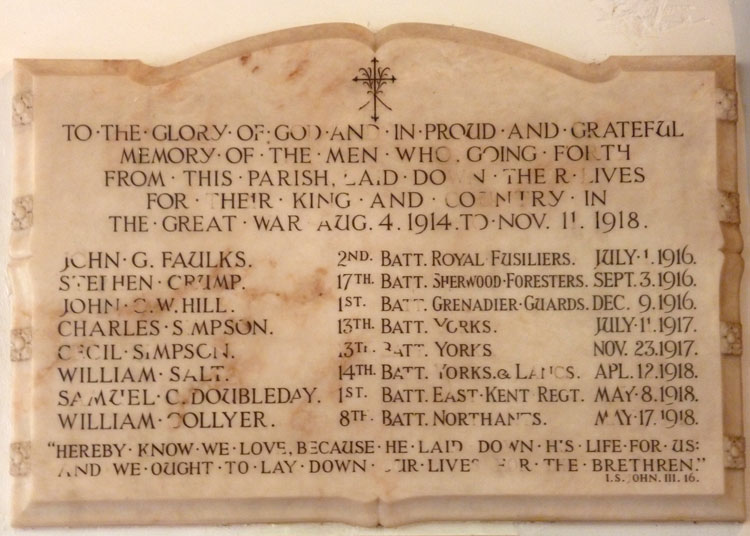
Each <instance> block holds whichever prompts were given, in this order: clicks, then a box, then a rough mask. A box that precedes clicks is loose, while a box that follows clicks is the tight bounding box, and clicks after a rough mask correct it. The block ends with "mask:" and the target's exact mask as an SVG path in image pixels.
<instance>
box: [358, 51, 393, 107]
mask: <svg viewBox="0 0 750 536" xmlns="http://www.w3.org/2000/svg"><path fill="white" fill-rule="evenodd" d="M370 63H371V64H372V65H371V66H369V67H360V68H359V74H358V75H357V76H355V77H354V78H352V81H353V82H357V83H361V84H363V85H364V86H365V87H367V94H368V95H370V100H368V101H367V102H365V103H364V104H363V105H362V106H360V107H359V109H360V110H362V109H364V108H367V107H369V106H372V115H371V116H370V118H371V119H372V120H373V121H376V122H377V120H378V119H379V117H380V116H379V115H378V104H380V105H381V106H383V107H385V108H386V109H388V110H390V109H391V107H390V106H388V105H387V104H386V103H385V101H383V99H382V98H381V95H382V94H383V87H384V86H385V85H386V84H392V83H394V82H395V81H396V77H395V76H393V74H391V68H390V67H381V66H380V65H378V59H377V58H372V61H371V62H370Z"/></svg>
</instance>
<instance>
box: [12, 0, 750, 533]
mask: <svg viewBox="0 0 750 536" xmlns="http://www.w3.org/2000/svg"><path fill="white" fill-rule="evenodd" d="M749 1H750V0H462V1H458V0H378V1H364V0H363V1H356V0H350V1H348V2H342V1H336V0H317V1H313V0H307V1H305V0H262V1H253V0H245V1H241V0H212V1H210V2H206V1H200V0H191V1H188V0H182V1H179V0H106V1H103V0H67V1H63V0H48V1H47V0H0V80H2V82H0V266H4V265H5V264H6V262H7V240H8V230H9V225H8V224H7V222H8V221H9V200H10V197H11V192H10V191H9V182H10V180H9V179H10V170H11V157H10V153H11V138H10V130H11V129H10V124H9V118H10V106H9V103H10V100H11V90H10V87H11V86H10V70H11V66H12V59H13V58H16V57H18V58H24V57H25V58H30V57H37V58H137V59H141V60H143V61H145V62H147V63H151V64H155V65H164V64H169V63H172V62H174V61H178V60H180V59H183V58H186V57H189V56H191V55H193V54H196V53H199V52H202V51H205V50H207V49H210V48H212V47H215V46H219V45H222V44H225V43H227V42H230V41H233V40H238V39H242V38H244V37H248V36H251V35H255V34H258V33H264V32H268V31H273V30H278V29H282V28H287V27H293V26H299V25H306V24H314V23H320V22H353V23H357V24H361V25H363V26H366V27H368V28H370V29H372V30H377V29H380V28H383V27H384V26H387V25H388V24H392V23H396V22H429V23H437V24H448V25H456V26H462V27H466V28H471V29H475V30H482V31H487V32H492V33H496V34H500V35H503V36H505V37H510V38H513V39H517V40H520V41H525V42H527V43H531V44H533V45H537V46H540V47H543V48H547V49H550V50H553V51H555V52H558V53H561V54H564V55H567V56H570V57H572V58H575V59H578V60H581V61H587V62H591V61H601V60H603V59H604V58H606V57H608V56H610V55H618V54H619V55H621V54H636V55H651V54H734V51H735V42H734V32H733V24H732V15H731V10H732V9H733V10H734V11H735V17H736V18H737V21H736V27H737V28H738V36H739V35H741V34H744V37H743V39H744V41H740V42H741V43H744V45H743V46H740V47H739V48H737V50H738V51H740V53H741V54H743V53H744V61H745V62H747V61H749V58H748V55H747V53H746V52H745V51H750V37H749V36H748V31H749V30H748V28H750V9H748V2H749ZM740 59H742V55H740ZM745 67H747V65H745ZM744 80H745V82H746V83H750V73H748V72H747V71H745V74H744ZM745 99H746V100H745V102H746V104H747V102H748V101H747V96H745ZM746 214H747V212H746ZM744 219H745V220H746V221H747V220H748V217H747V216H746V217H745V218H744ZM3 222H6V223H3ZM745 236H750V234H746V235H745ZM8 307H9V296H8V289H7V280H6V278H5V274H4V272H3V273H0V534H2V535H7V534H37V533H39V534H45V535H49V536H58V535H66V536H69V535H72V534H78V533H80V531H77V530H67V531H66V530H64V529H57V530H51V531H49V530H48V531H44V532H42V531H28V530H25V531H17V530H13V529H10V528H9V525H8V501H9V498H8V480H9V477H8V476H7V475H8V473H7V469H6V468H7V466H8V465H7V460H8V441H7V439H6V438H8V437H9V431H8V429H7V422H8V414H9V406H8V375H9V365H10V363H9V360H8V359H7V353H6V352H7V350H6V349H7V348H8V340H7V335H8ZM745 324H746V325H747V324H748V323H747V322H746V323H745ZM746 340H750V338H748V339H746ZM745 377H746V378H747V374H746V375H745ZM746 384H750V382H746ZM746 399H747V395H746ZM746 407H748V408H750V404H746ZM746 417H747V416H746ZM746 420H747V419H746ZM746 429H750V428H747V427H746ZM86 533H87V534H92V535H99V534H106V535H110V534H117V535H125V534H127V535H131V534H132V535H144V536H146V535H148V536H152V535H157V534H158V535H162V534H174V535H177V534H179V535H180V536H187V535H190V536H192V535H215V534H221V535H229V534H253V535H256V534H258V535H274V536H275V535H298V534H302V533H304V534H309V535H313V534H314V535H328V534H334V535H341V536H343V535H347V536H349V535H373V534H378V535H380V534H382V535H386V534H388V535H392V534H399V535H400V534H404V535H408V534H411V535H417V534H420V535H428V534H447V535H459V534H472V535H485V534H492V535H501V534H503V535H504V534H522V535H526V536H537V535H539V536H548V535H552V534H555V535H563V536H567V535H571V536H572V535H576V536H579V535H583V536H589V535H590V536H594V535H600V534H606V535H624V534H638V535H639V536H640V535H645V536H656V535H659V536H671V535H675V536H677V535H679V536H685V535H687V536H692V535H695V536H698V535H701V536H702V535H721V536H729V535H738V534H746V535H750V528H748V527H747V526H745V527H743V526H742V525H740V524H721V523H715V524H703V525H692V524H686V525H681V524H630V525H617V524H606V525H601V524H556V525H552V524H520V523H514V524H501V523H496V524H476V523H464V524H443V525H422V526H414V527H407V528H404V529H399V530H391V531H375V530H365V529H359V528H354V527H346V526H342V525H325V526H322V525H305V526H300V525H294V526H246V527H223V528H184V527H183V528H177V529H165V528H158V529H106V530H105V529H92V530H90V531H87V532H86Z"/></svg>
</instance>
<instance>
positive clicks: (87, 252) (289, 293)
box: [41, 111, 721, 495]
mask: <svg viewBox="0 0 750 536" xmlns="http://www.w3.org/2000/svg"><path fill="white" fill-rule="evenodd" d="M397 116H398V114H395V113H386V114H385V115H384V116H383V117H381V118H379V120H377V121H371V120H370V121H363V122H348V123H340V122H335V121H334V120H332V121H331V122H330V123H321V122H300V121H299V120H298V119H292V118H290V119H288V120H287V119H285V117H284V115H283V111H282V112H280V113H279V114H278V115H277V116H276V117H275V119H274V120H273V121H271V120H266V119H263V120H260V119H256V118H253V117H249V116H248V117H246V116H241V115H238V116H231V117H226V118H221V119H215V120H211V121H206V120H205V119H200V118H196V119H195V120H188V121H184V120H183V121H173V120H172V119H170V118H169V117H165V118H160V116H159V113H158V112H155V113H154V114H153V115H152V116H150V117H151V118H152V120H149V121H139V122H132V123H131V122H107V121H101V120H99V119H98V118H96V117H95V116H93V115H92V118H91V119H90V120H89V119H85V114H84V115H82V116H81V117H84V119H77V120H71V121H68V122H65V121H63V122H60V123H59V124H58V125H56V129H57V130H56V132H55V137H56V145H57V148H58V150H59V151H61V152H62V154H66V155H69V158H70V160H71V161H72V162H75V161H76V159H82V158H86V157H87V155H91V154H92V153H95V154H96V162H99V163H98V164H97V165H96V167H95V168H94V169H92V168H91V167H88V168H86V171H85V173H82V174H80V175H78V176H76V177H75V181H74V182H73V183H72V184H71V188H85V190H86V195H87V196H89V197H88V199H93V200H94V201H93V202H91V203H89V204H88V205H87V207H86V209H85V210H84V211H83V212H84V213H83V214H82V215H77V216H76V218H77V220H76V222H84V225H81V224H80V223H77V224H76V225H79V226H80V229H81V230H80V232H79V231H78V230H77V231H76V232H75V233H73V235H72V236H68V237H67V238H65V239H61V241H62V242H64V243H63V244H62V245H61V246H60V247H59V250H57V251H56V252H55V257H54V259H53V261H54V262H53V267H52V268H51V269H50V270H49V271H48V273H47V274H46V275H45V278H46V279H47V280H49V281H53V283H54V286H53V288H52V292H51V293H50V294H49V296H48V300H49V303H51V304H52V307H53V314H52V321H51V322H50V323H49V326H48V329H50V330H51V331H54V333H53V338H54V346H53V347H51V353H50V355H45V356H44V359H45V364H46V368H45V369H44V372H43V373H44V374H45V375H46V377H47V378H48V380H49V382H50V383H49V385H50V386H51V388H50V392H49V393H47V397H46V398H45V400H46V402H45V403H46V405H47V410H48V413H49V415H51V418H50V419H49V420H48V421H46V425H45V430H44V434H45V438H46V439H45V441H44V443H43V449H44V450H43V451H42V452H41V455H42V456H44V457H45V458H46V459H48V460H51V461H50V463H49V464H48V465H46V466H45V467H46V470H47V471H48V472H49V475H47V476H51V477H54V478H55V479H58V481H59V482H61V483H62V482H80V481H91V482H95V481H97V480H100V479H103V478H107V479H114V482H117V481H118V480H122V481H125V480H127V481H128V482H133V481H138V480H143V481H144V482H146V481H147V482H149V489H152V488H151V487H152V486H154V482H156V483H157V484H156V487H157V488H158V487H159V486H160V484H159V482H163V483H164V486H199V485H200V483H201V482H205V481H208V479H215V478H219V477H220V478H222V479H228V480H229V481H231V482H232V484H231V485H232V486H233V488H235V489H242V488H243V487H246V488H247V489H251V488H252V489H256V490H257V489H258V488H263V487H264V486H275V487H277V488H274V489H278V488H281V487H283V488H284V489H288V490H295V489H298V486H303V487H304V486H308V485H309V484H310V482H313V483H316V484H315V486H320V485H325V483H326V482H329V481H331V482H332V481H334V480H333V479H335V481H336V482H339V483H341V482H343V483H344V484H342V485H343V486H344V489H346V488H347V487H348V488H352V489H353V488H357V487H362V486H375V487H376V488H377V484H373V483H376V482H403V484H399V486H402V487H401V488H400V489H401V490H403V493H404V494H408V493H411V490H410V488H409V483H410V482H414V483H419V485H420V486H425V485H426V486H429V487H430V489H435V490H438V491H439V492H441V493H449V492H451V491H452V490H453V488H452V487H451V486H452V485H453V483H455V482H459V483H464V482H465V483H472V482H481V484H477V488H476V489H480V490H481V491H482V492H483V493H486V492H492V493H528V492H530V491H532V490H536V491H538V489H539V486H540V485H547V484H549V485H550V487H549V489H550V492H551V493H556V492H558V491H559V492H566V493H570V492H586V491H592V490H596V491H597V492H600V493H605V494H606V493H610V494H620V495H622V494H628V493H641V492H643V493H648V492H653V491H654V490H659V491H660V492H663V493H684V492H691V491H696V490H701V489H703V488H702V487H701V485H702V484H703V483H705V482H706V478H707V476H708V474H707V472H708V471H709V468H716V467H719V466H720V463H721V462H720V460H719V454H720V452H719V451H718V450H717V449H716V448H715V445H714V444H709V443H707V442H706V441H704V437H705V435H706V432H705V431H706V430H709V429H710V428H708V427H710V426H713V425H714V424H715V421H716V419H717V414H716V407H717V406H716V403H715V402H713V401H714V400H715V399H716V396H717V395H716V392H717V388H716V386H715V385H712V384H711V383H708V382H707V381H706V380H707V379H715V378H716V377H717V376H716V374H717V372H716V370H717V369H716V365H715V361H716V359H717V354H716V347H717V344H718V343H717V341H716V340H714V339H711V340H707V334H714V333H715V330H716V328H715V324H716V322H717V321H718V320H717V318H718V317H717V315H716V306H715V303H714V302H713V301H712V300H711V299H709V298H708V296H712V295H714V294H715V289H716V288H717V280H715V278H714V277H713V276H709V275H707V273H706V271H705V270H704V271H701V266H702V265H705V264H706V263H709V262H715V260H714V259H713V258H708V256H714V255H715V254H716V252H715V251H710V252H707V251H706V250H705V248H703V247H701V245H700V244H699V245H696V244H695V243H694V242H693V240H692V236H691V233H690V232H680V231H679V226H680V221H679V220H676V219H675V217H676V216H675V215H664V214H661V213H660V212H659V210H652V209H651V203H652V199H653V197H654V195H655V194H654V192H656V191H659V190H661V191H665V192H666V194H665V195H667V196H669V195H671V193H670V192H671V190H670V188H673V189H674V188H678V187H679V183H678V181H675V180H667V178H665V176H664V171H663V166H655V165H654V161H655V158H656V157H655V156H654V155H658V158H659V159H661V160H662V161H669V159H672V158H678V153H679V151H678V150H677V147H679V144H680V143H682V142H684V141H685V140H686V139H688V138H690V136H691V135H692V134H693V133H692V132H691V131H690V129H689V128H688V126H687V125H684V124H682V123H681V121H680V120H679V119H677V118H672V117H668V116H665V117H642V116H639V115H636V114H634V115H633V116H622V117H613V118H609V119H607V120H602V119H601V117H598V116H595V115H592V116H587V115H586V114H585V113H581V114H579V116H576V117H573V118H570V117H568V116H565V117H562V116H561V118H560V119H557V118H549V119H548V120H543V121H532V122H529V121H525V120H523V121H522V120H514V118H513V117H512V116H511V117H503V118H494V119H488V120H484V121H476V120H475V118H469V117H467V118H461V117H456V118H455V119H453V120H451V121H445V120H444V118H443V116H442V115H440V116H438V117H436V118H435V119H430V118H424V119H422V120H420V121H414V122H412V121H409V122H399V121H397V120H395V119H396V118H397ZM362 117H363V119H366V115H363V116H362ZM66 173H68V175H71V174H72V175H76V173H74V172H73V173H72V172H70V171H67V172H66ZM73 195H74V196H75V194H73ZM99 203H101V207H100V206H99ZM102 207H105V208H102ZM57 217H59V218H60V220H59V221H57V222H47V224H48V225H50V227H51V228H55V227H58V226H59V227H60V228H62V227H64V225H65V221H66V217H67V216H66V215H65V214H59V215H58V216H57ZM685 217H686V219H687V220H688V221H689V217H687V216H685ZM676 229H677V230H676ZM61 236H62V235H61ZM717 248H718V246H717ZM712 363H713V364H712ZM711 464H713V465H711ZM144 489H145V488H144ZM290 493H291V492H290Z"/></svg>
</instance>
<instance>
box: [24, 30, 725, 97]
mask: <svg viewBox="0 0 750 536" xmlns="http://www.w3.org/2000/svg"><path fill="white" fill-rule="evenodd" d="M406 38H424V39H435V40H445V41H451V42H456V43H465V44H472V45H475V46H480V47H484V48H489V49H493V50H497V51H500V52H503V53H506V54H510V55H513V56H516V57H519V58H522V59H525V60H528V61H532V62H534V63H538V64H540V65H545V66H547V67H549V68H551V69H554V70H556V71H559V72H561V73H564V74H567V75H569V76H572V77H574V78H578V79H580V80H584V81H587V82H606V81H607V80H611V79H613V78H615V77H616V76H617V75H618V74H619V73H620V72H622V71H650V70H654V71H657V70H673V71H684V70H690V71H695V70H701V71H703V70H706V71H714V72H716V87H720V88H723V89H730V90H734V89H735V81H734V76H735V57H734V56H611V57H609V58H607V59H606V60H605V61H603V62H601V63H583V62H579V61H577V60H574V59H571V58H568V57H567V56H563V55H561V54H557V53H555V52H550V51H548V50H545V49H543V48H539V47H537V46H534V45H529V44H527V43H523V42H521V41H516V40H513V39H509V38H506V37H501V36H498V35H494V34H491V33H487V32H481V31H477V30H469V29H466V28H457V27H454V26H444V25H439V24H423V23H401V24H394V25H391V26H387V27H385V28H383V29H382V30H380V31H378V32H372V31H370V30H369V29H367V28H365V27H364V26H359V25H357V24H349V23H328V24H314V25H311V26H299V27H296V28H289V29H286V30H279V31H275V32H271V33H266V34H261V35H257V36H254V37H248V38H246V39H242V40H240V41H235V42H233V43H229V44H226V45H223V46H220V47H217V48H214V49H212V50H209V51H207V52H202V53H200V54H197V55H195V56H192V57H190V58H187V59H185V60H182V61H179V62H177V63H173V64H171V65H165V66H162V67H158V66H151V65H147V64H145V63H143V62H141V61H139V60H40V59H17V60H16V62H15V66H16V69H21V68H25V69H28V70H29V71H30V72H31V73H34V74H42V75H43V74H71V75H75V74H81V75H83V74H105V75H106V74H109V75H126V76H128V77H130V78H131V79H132V80H134V81H136V82H138V83H140V84H143V85H158V84H163V83H166V82H169V81H171V80H175V79H178V78H181V77H183V76H186V75H189V74H191V73H194V72H197V71H200V70H202V69H205V68H207V67H210V66H212V65H216V64H218V63H221V62H223V61H226V60H228V59H232V58H236V57H240V56H243V55H246V54H249V53H252V52H256V51H258V50H263V49H267V48H272V47H275V46H281V45H289V44H293V43H300V42H304V41H312V40H318V39H349V40H353V41H357V42H359V43H362V44H363V45H365V46H367V47H369V48H370V49H372V50H373V51H377V50H378V49H379V48H380V47H382V46H383V45H385V44H386V43H388V42H390V41H395V40H397V39H406Z"/></svg>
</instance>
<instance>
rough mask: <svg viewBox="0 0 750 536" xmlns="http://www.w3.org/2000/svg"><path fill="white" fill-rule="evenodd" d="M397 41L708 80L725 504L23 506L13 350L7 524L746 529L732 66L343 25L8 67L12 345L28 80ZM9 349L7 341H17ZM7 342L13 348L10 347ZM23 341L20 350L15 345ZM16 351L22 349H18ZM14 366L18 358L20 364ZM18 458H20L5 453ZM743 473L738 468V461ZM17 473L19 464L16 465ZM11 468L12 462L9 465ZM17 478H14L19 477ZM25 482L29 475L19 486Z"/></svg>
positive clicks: (26, 232)
mask: <svg viewBox="0 0 750 536" xmlns="http://www.w3.org/2000/svg"><path fill="white" fill-rule="evenodd" d="M402 38H425V39H436V40H444V41H452V42H458V43H463V44H467V45H472V46H477V47H483V48H487V49H491V50H497V51H499V52H502V53H505V54H511V55H514V56H516V57H519V58H523V59H525V60H528V61H533V62H535V63H538V64H540V65H545V66H547V67H549V68H550V69H554V70H556V71H559V72H561V73H564V74H566V75H569V76H572V77H575V78H578V79H580V80H584V81H588V82H592V83H596V82H603V81H606V80H610V79H612V78H613V77H615V76H617V74H618V73H619V72H623V71H712V72H714V73H715V80H716V90H717V92H716V95H717V98H716V110H717V112H716V116H717V121H716V134H717V162H718V169H717V179H718V180H717V189H718V190H719V191H720V192H721V197H722V206H721V211H720V213H721V229H722V233H723V237H724V244H723V245H722V248H721V251H722V252H723V254H724V264H723V267H722V273H721V280H720V282H719V292H720V318H719V319H717V322H721V333H722V340H721V341H717V343H716V345H717V346H716V348H717V350H716V351H717V355H718V354H720V353H721V355H722V377H723V385H722V389H723V396H724V402H723V404H724V423H723V424H724V436H725V445H727V451H726V453H725V454H726V458H727V459H726V461H725V465H726V466H727V469H726V471H725V492H724V494H723V495H706V496H696V495H693V496H662V495H660V496H657V497H651V496H640V497H639V496H607V497H601V496H575V497H572V496H568V497H550V496H476V497H465V496H462V497H421V498H415V499H408V500H402V501H396V502H393V503H385V502H382V501H375V502H368V503H360V502H356V501H352V500H349V499H346V498H323V499H311V498H304V497H300V498H294V499H288V498H287V499H247V500H219V499H217V500H195V501H142V502H94V503H86V504H85V505H84V504H81V503H38V502H36V503H35V502H33V500H32V489H31V486H32V481H33V455H32V453H31V449H32V443H31V441H30V440H31V439H32V434H31V422H30V420H31V419H29V415H30V414H31V409H32V408H31V392H32V386H33V384H32V368H31V367H32V363H33V351H32V350H31V344H30V343H29V346H28V353H31V359H28V358H27V355H26V353H24V352H25V351H26V350H24V351H23V352H19V350H18V349H17V348H15V347H14V352H13V354H12V355H13V356H14V371H13V407H14V415H13V416H12V417H13V421H14V431H13V438H12V439H11V441H12V443H13V445H17V446H23V448H22V449H21V450H19V453H21V454H23V460H22V462H23V463H22V465H18V464H15V465H14V466H13V469H12V471H11V473H12V474H13V475H14V478H13V488H14V489H13V514H14V517H13V524H14V525H16V526H55V525H57V526H59V525H68V524H75V525H153V524H178V523H185V521H184V520H185V519H186V518H187V519H189V520H190V522H191V523H195V524H226V523H248V522H303V521H312V522H321V521H334V522H345V523H352V524H358V525H368V526H375V525H383V526H394V525H400V524H404V523H414V522H419V521H428V520H431V521H448V520H451V521H456V520H584V519H585V520H607V521H626V520H631V521H635V520H641V521H646V520H694V521H706V520H743V519H745V478H744V469H743V468H744V465H745V464H744V456H745V453H744V444H745V442H744V439H743V437H744V436H743V431H742V396H741V395H742V390H741V384H740V383H741V367H740V355H741V353H742V341H741V338H738V337H737V333H740V332H741V325H740V302H739V297H740V296H739V293H740V281H741V277H742V271H743V261H742V258H741V252H742V248H743V242H742V236H741V233H740V228H739V221H740V219H739V209H738V208H735V207H738V205H737V201H738V199H739V197H738V195H739V194H738V189H737V188H738V183H737V132H736V119H737V110H736V103H737V96H736V88H735V58H734V56H640V57H638V56H614V57H610V58H608V59H607V60H606V61H604V62H601V63H596V64H584V63H580V62H578V61H575V60H572V59H570V58H567V57H564V56H561V55H559V54H555V53H552V52H549V51H546V50H543V49H541V48H538V47H535V46H532V45H527V44H524V43H521V42H518V41H514V40H511V39H506V38H503V37H499V36H495V35H492V34H488V33H484V32H478V31H473V30H466V29H461V28H455V27H449V26H439V25H429V24H396V25H393V26H388V27H387V28H384V29H383V30H381V31H379V32H377V33H372V32H371V31H370V30H368V29H367V28H364V27H362V26H357V25H353V24H321V25H314V26H305V27H300V28H292V29H288V30H282V31H278V32H273V33H268V34H264V35H260V36H256V37H250V38H248V39H244V40H241V41H237V42H234V43H230V44H228V45H225V46H222V47H219V48H216V49H213V50H210V51H208V52H205V53H202V54H199V55H197V56H194V57H192V58H189V59H186V60H184V61H180V62H178V63H175V64H172V65H168V66H165V67H152V66H149V65H145V64H144V63H142V62H140V61H136V60H122V61H119V60H117V61H114V60H113V61H104V62H102V61H98V60H97V61H84V60H81V61H79V60H75V61H59V60H16V62H15V97H14V102H13V123H14V128H15V155H16V159H15V178H14V196H15V198H14V199H15V201H14V205H13V206H14V216H13V232H12V233H11V239H10V259H11V260H10V264H9V272H10V274H11V283H12V285H11V286H12V290H13V307H14V310H13V316H12V325H11V328H12V330H14V334H15V335H19V336H20V334H24V335H25V334H29V333H31V334H32V337H33V330H32V327H31V326H32V322H31V311H32V303H33V302H32V299H31V298H32V292H31V286H32V284H33V282H32V281H31V278H30V276H29V273H28V264H29V261H30V254H31V251H30V245H31V237H30V235H31V233H32V232H33V220H32V217H31V216H32V210H33V193H34V169H33V168H34V160H33V156H34V135H33V126H34V125H33V79H34V78H35V77H38V76H45V75H52V74H55V75H59V74H68V75H93V74H97V75H121V76H127V77H129V78H131V79H132V80H134V81H136V82H138V83H141V84H144V85H157V84H163V83H165V82H168V81H170V80H174V79H177V78H180V77H183V76H186V75H188V74H190V73H192V72H196V71H199V70H201V69H204V68H206V67H209V66H211V65H215V64H217V63H219V62H222V61H224V60H227V59H231V58H235V57H240V56H243V55H246V54H250V53H252V52H255V51H258V50H262V49H266V48H270V47H275V46H280V45H288V44H292V43H298V42H303V41H310V40H318V39H346V40H353V41H358V42H360V43H362V44H364V45H366V46H369V47H370V48H372V49H373V50H377V49H378V48H379V47H380V46H381V45H383V44H385V43H387V42H390V41H395V40H398V39H402ZM16 338H17V337H16ZM14 340H15V339H14ZM24 340H25V339H24ZM22 346H24V348H26V347H25V343H24V345H22ZM20 355H23V356H24V357H23V358H19V357H18V356H20ZM14 448H16V450H18V449H19V448H20V447H14ZM740 459H742V460H743V461H742V462H740V461H739V460H740ZM16 461H18V460H16ZM14 463H15V462H14ZM19 467H21V468H22V469H23V471H20V470H19ZM28 473H30V475H28Z"/></svg>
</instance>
